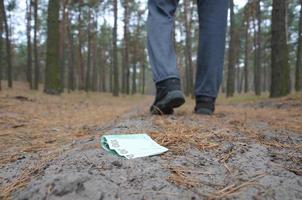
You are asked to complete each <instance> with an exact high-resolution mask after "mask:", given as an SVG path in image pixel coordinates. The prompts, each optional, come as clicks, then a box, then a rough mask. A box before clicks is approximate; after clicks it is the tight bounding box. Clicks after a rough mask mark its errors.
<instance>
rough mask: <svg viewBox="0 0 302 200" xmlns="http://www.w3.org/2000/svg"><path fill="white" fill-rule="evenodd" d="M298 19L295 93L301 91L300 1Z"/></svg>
mask: <svg viewBox="0 0 302 200" xmlns="http://www.w3.org/2000/svg"><path fill="white" fill-rule="evenodd" d="M300 5H301V8H300V19H299V36H298V49H297V63H296V81H295V89H296V91H301V90H302V0H300Z"/></svg>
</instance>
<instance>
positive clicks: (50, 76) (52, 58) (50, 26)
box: [44, 0, 62, 94]
mask: <svg viewBox="0 0 302 200" xmlns="http://www.w3.org/2000/svg"><path fill="white" fill-rule="evenodd" d="M59 12H60V2H59V1H56V0H50V1H49V4H48V18H47V53H46V73H45V88H44V92H45V93H47V94H59V93H61V92H62V86H61V81H60V53H59V50H60V45H59V41H60V31H59V28H60V27H59V25H60V23H59Z"/></svg>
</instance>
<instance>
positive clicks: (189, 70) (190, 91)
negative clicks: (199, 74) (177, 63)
mask: <svg viewBox="0 0 302 200" xmlns="http://www.w3.org/2000/svg"><path fill="white" fill-rule="evenodd" d="M189 4H190V1H189V0H184V18H185V31H186V48H185V60H186V61H185V63H186V95H187V96H189V95H191V96H192V97H193V95H194V87H193V65H192V34H191V21H192V20H191V15H190V12H189V9H190V5H189Z"/></svg>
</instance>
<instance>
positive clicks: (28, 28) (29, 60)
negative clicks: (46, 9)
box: [26, 0, 33, 89]
mask: <svg viewBox="0 0 302 200" xmlns="http://www.w3.org/2000/svg"><path fill="white" fill-rule="evenodd" d="M26 10H27V13H26V14H27V19H26V21H27V24H26V36H27V65H26V78H27V81H28V84H29V88H30V89H32V88H33V83H32V48H31V47H32V43H31V16H32V1H31V0H29V1H28V0H27V1H26Z"/></svg>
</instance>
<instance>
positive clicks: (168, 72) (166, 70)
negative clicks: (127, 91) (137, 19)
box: [147, 0, 185, 114]
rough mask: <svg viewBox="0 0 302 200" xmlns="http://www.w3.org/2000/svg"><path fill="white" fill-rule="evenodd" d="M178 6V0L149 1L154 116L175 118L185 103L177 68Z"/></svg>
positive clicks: (149, 49) (149, 39) (151, 109)
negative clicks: (176, 14)
mask: <svg viewBox="0 0 302 200" xmlns="http://www.w3.org/2000/svg"><path fill="white" fill-rule="evenodd" d="M177 5H178V0H149V1H148V8H149V15H148V22H147V33H148V42H147V45H148V53H149V60H150V64H151V67H152V72H153V79H154V81H155V83H156V97H155V101H154V103H153V105H152V106H151V108H150V112H151V113H152V114H172V113H173V109H174V108H177V107H179V106H181V105H182V104H183V103H184V102H185V99H184V95H183V93H182V92H181V87H180V79H179V74H178V71H177V67H176V54H175V48H174V39H173V38H174V37H173V25H174V13H175V11H176V8H177Z"/></svg>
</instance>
